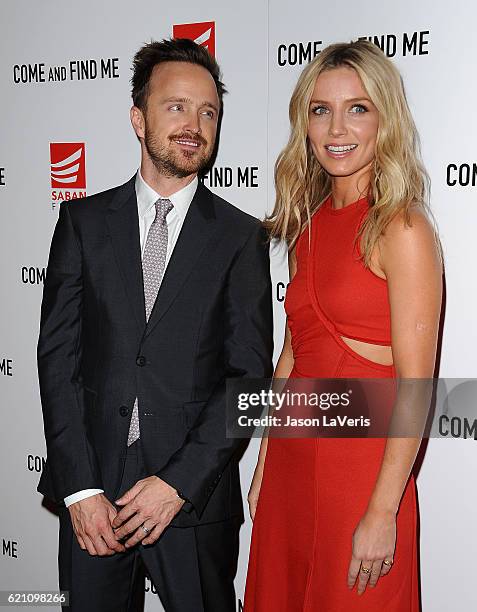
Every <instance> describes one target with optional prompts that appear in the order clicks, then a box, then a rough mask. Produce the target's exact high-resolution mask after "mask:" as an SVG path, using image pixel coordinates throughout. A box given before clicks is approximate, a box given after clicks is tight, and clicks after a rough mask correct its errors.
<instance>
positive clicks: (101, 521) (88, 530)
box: [68, 493, 126, 557]
mask: <svg viewBox="0 0 477 612" xmlns="http://www.w3.org/2000/svg"><path fill="white" fill-rule="evenodd" d="M68 510H69V512H70V517H71V523H72V525H73V530H74V532H75V534H76V537H77V539H78V543H79V545H80V547H81V548H82V549H83V550H87V551H88V552H89V554H90V555H94V556H96V555H99V556H102V557H106V556H110V555H114V553H116V552H118V553H119V552H124V551H125V550H126V549H125V547H124V546H123V545H122V544H121V543H120V542H118V537H117V536H116V534H115V533H114V531H113V528H112V527H111V523H112V522H113V520H114V518H115V516H116V515H117V510H116V508H115V507H114V506H113V505H112V504H111V502H110V501H109V500H108V499H107V497H105V496H104V495H103V494H102V493H97V494H96V495H92V496H91V497H87V498H86V499H82V500H81V501H78V502H75V503H74V504H71V506H68Z"/></svg>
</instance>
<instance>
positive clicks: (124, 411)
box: [119, 406, 129, 417]
mask: <svg viewBox="0 0 477 612" xmlns="http://www.w3.org/2000/svg"><path fill="white" fill-rule="evenodd" d="M119 414H120V415H121V416H122V417H125V416H128V414H129V408H128V407H127V406H121V408H120V409H119Z"/></svg>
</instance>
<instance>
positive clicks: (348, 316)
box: [244, 198, 419, 612]
mask: <svg viewBox="0 0 477 612" xmlns="http://www.w3.org/2000/svg"><path fill="white" fill-rule="evenodd" d="M367 210H368V202H367V200H366V199H361V200H358V201H357V202H354V203H353V204H350V205H348V206H346V207H345V208H342V209H338V210H335V209H333V208H332V204H331V198H329V199H328V200H327V201H326V202H325V203H324V204H323V205H322V206H321V207H320V208H319V210H318V211H317V212H316V213H315V214H314V215H313V217H312V222H311V245H310V247H309V242H308V239H309V229H307V230H305V231H304V232H303V234H302V235H301V236H300V238H299V240H298V243H297V247H296V256H297V272H296V274H295V277H294V278H293V280H292V282H291V283H290V285H289V287H288V291H287V295H286V300H285V310H286V313H287V317H288V325H289V328H290V332H291V339H292V347H293V354H294V360H295V362H294V368H293V371H292V372H291V374H290V378H395V369H394V367H393V366H384V365H380V364H377V363H375V362H373V361H370V360H369V359H366V358H365V357H362V356H360V355H358V354H357V353H355V352H354V351H353V349H351V348H350V347H349V346H348V345H347V344H346V343H345V342H344V341H343V340H342V339H341V336H346V337H348V338H354V339H357V340H361V341H363V342H369V343H372V344H381V345H390V344H391V319H390V306H389V300H388V293H387V283H386V281H385V280H383V279H381V278H379V277H378V276H376V275H375V274H374V273H373V272H371V271H370V270H369V269H366V268H365V267H364V265H363V263H362V261H361V260H359V258H358V256H359V245H358V244H357V241H356V240H355V237H356V232H357V230H358V228H359V226H360V224H361V223H362V221H363V219H364V217H365V215H366V212H367ZM385 443H386V441H385V439H383V438H369V439H366V438H347V439H345V438H340V439H338V438H334V439H333V438H303V439H283V438H272V437H271V438H270V439H269V441H268V449H267V455H266V460H265V466H264V474H263V480H262V485H261V490H260V497H259V501H258V506H257V511H256V514H255V520H254V524H253V533H252V543H251V551H250V560H249V567H248V575H247V585H246V592H245V605H244V610H245V612H364V611H366V612H378V611H379V612H418V611H419V587H418V567H417V541H416V522H417V507H416V491H415V483H414V479H413V477H411V478H410V480H409V481H408V484H407V486H406V489H405V492H404V495H403V497H402V500H401V504H400V507H399V512H398V515H397V542H396V549H395V556H394V564H393V567H392V568H391V571H390V572H389V574H388V575H387V576H384V577H381V578H380V580H379V581H378V584H377V586H376V587H375V588H374V589H372V588H367V589H366V591H365V592H364V594H363V595H361V596H359V595H358V594H357V592H356V587H355V588H354V589H353V590H352V591H349V590H348V587H347V583H346V582H347V574H348V566H349V562H350V559H351V551H352V536H353V532H354V530H355V529H356V527H357V525H358V522H359V520H360V518H361V517H362V516H363V514H364V513H365V511H366V507H367V504H368V501H369V499H370V496H371V494H372V491H373V489H374V484H375V481H376V477H377V475H378V472H379V469H380V466H381V461H382V457H383V453H384V447H385Z"/></svg>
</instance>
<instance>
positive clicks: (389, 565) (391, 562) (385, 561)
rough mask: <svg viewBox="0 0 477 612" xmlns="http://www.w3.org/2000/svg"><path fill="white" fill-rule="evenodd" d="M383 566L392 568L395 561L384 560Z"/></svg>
mask: <svg viewBox="0 0 477 612" xmlns="http://www.w3.org/2000/svg"><path fill="white" fill-rule="evenodd" d="M383 564H384V565H387V566H388V567H391V565H392V564H393V560H392V559H384V561H383Z"/></svg>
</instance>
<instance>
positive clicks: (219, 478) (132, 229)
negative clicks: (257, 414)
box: [38, 178, 272, 526]
mask: <svg viewBox="0 0 477 612" xmlns="http://www.w3.org/2000/svg"><path fill="white" fill-rule="evenodd" d="M271 358H272V306H271V283H270V271H269V248H268V244H267V242H266V236H265V233H264V231H263V229H262V227H261V224H260V222H259V221H258V220H257V219H255V218H254V217H251V216H250V215H248V214H246V213H244V212H242V211H240V210H238V209H237V208H235V207H234V206H232V205H231V204H229V203H227V202H225V201H224V200H222V199H221V198H219V197H218V196H216V195H214V194H212V193H211V192H210V191H209V190H208V189H207V188H206V187H204V186H203V185H202V184H200V183H199V186H198V188H197V192H196V194H195V196H194V199H193V201H192V203H191V205H190V207H189V210H188V213H187V216H186V218H185V220H184V224H183V227H182V230H181V233H180V235H179V238H178V241H177V243H176V246H175V249H174V252H173V254H172V257H171V259H170V261H169V264H168V266H167V269H166V273H165V275H164V278H163V281H162V285H161V287H160V290H159V294H158V297H157V300H156V303H155V305H154V308H153V311H152V313H151V316H150V319H149V322H148V323H147V324H146V320H145V308H144V291H143V282H142V266H141V253H140V243H139V227H138V212H137V201H136V193H135V188H134V178H133V179H131V180H130V181H128V182H127V183H126V184H124V185H122V186H120V187H116V188H114V189H111V190H109V191H105V192H103V193H99V194H96V195H93V196H89V197H88V198H85V199H81V200H77V201H73V202H68V203H64V204H62V205H61V209H60V213H59V218H58V223H57V225H56V228H55V232H54V235H53V240H52V244H51V250H50V257H49V262H48V270H47V274H46V279H45V287H44V293H43V303H42V311H41V326H40V337H39V342H38V372H39V380H40V392H41V401H42V408H43V417H44V427H45V436H46V443H47V462H46V466H45V469H44V471H43V474H42V477H41V479H40V483H39V485H38V491H40V492H41V493H43V494H44V495H46V496H47V497H49V498H51V499H53V500H55V501H56V502H58V503H62V501H63V499H64V498H65V497H66V496H68V495H70V494H72V493H75V492H76V491H79V490H82V489H88V488H102V489H104V491H105V494H106V496H107V497H108V498H109V499H110V500H112V501H113V500H114V498H115V495H116V494H117V493H118V490H117V489H118V487H119V485H120V479H121V460H120V455H121V453H123V452H124V450H125V448H126V440H127V434H128V429H129V422H130V418H131V410H132V407H133V403H134V398H135V397H137V398H138V402H139V418H140V429H141V445H142V449H143V454H144V460H145V465H146V468H147V471H148V474H157V475H158V476H159V477H160V478H162V479H163V480H165V481H166V482H168V483H170V484H171V485H172V486H174V487H175V488H176V489H177V490H178V491H180V493H181V494H182V495H183V496H184V497H186V498H187V499H188V500H189V502H190V503H189V504H186V506H185V507H184V509H183V511H181V512H180V513H179V514H178V515H177V517H176V518H175V519H174V524H176V525H178V526H187V525H196V524H199V523H205V522H210V521H216V520H224V519H227V518H229V517H231V516H237V515H241V514H242V500H241V495H240V483H239V474H238V464H237V460H236V455H237V452H238V451H239V450H240V446H241V444H243V442H241V441H240V440H237V439H227V437H226V433H225V388H226V385H225V383H226V379H227V378H228V377H232V378H233V377H270V376H271V374H272V361H271ZM184 510H185V511H184Z"/></svg>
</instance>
